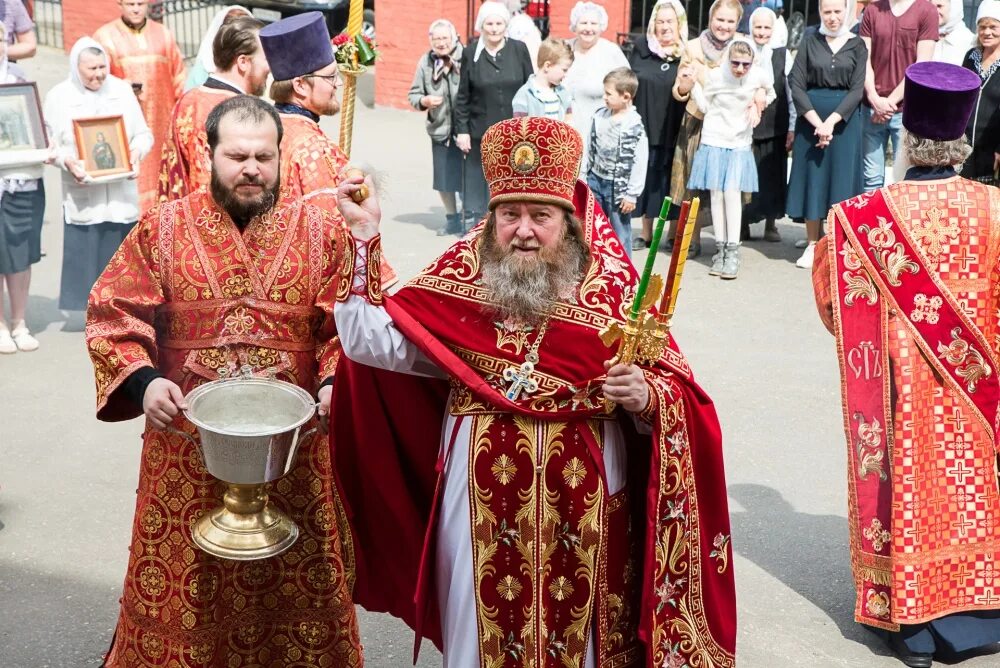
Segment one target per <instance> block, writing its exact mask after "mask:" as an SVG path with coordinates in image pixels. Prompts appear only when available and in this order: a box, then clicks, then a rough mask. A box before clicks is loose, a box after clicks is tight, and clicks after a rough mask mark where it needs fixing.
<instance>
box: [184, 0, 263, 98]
mask: <svg viewBox="0 0 1000 668" xmlns="http://www.w3.org/2000/svg"><path fill="white" fill-rule="evenodd" d="M237 16H253V15H252V14H251V13H250V10H248V9H246V8H245V7H241V6H240V5H229V6H228V7H223V8H222V9H220V10H219V11H218V12H216V14H215V16H213V17H212V21H211V23H209V24H208V30H206V31H205V36H204V37H203V38H202V39H201V45H200V46H199V47H198V57H197V58H195V61H194V65H192V66H191V71H190V72H188V78H187V81H186V82H185V83H184V90H186V91H188V90H191V89H192V88H197V87H198V86H200V85H202V84H203V83H205V82H206V81H208V75H209V74H213V73H215V71H216V70H217V69H218V67H217V66H216V64H215V58H214V57H213V56H212V42H214V41H215V36H216V35H217V34H219V30H220V29H221V28H222V26H223V25H225V24H226V23H229V21H230V20H232V19H234V18H236V17H237Z"/></svg>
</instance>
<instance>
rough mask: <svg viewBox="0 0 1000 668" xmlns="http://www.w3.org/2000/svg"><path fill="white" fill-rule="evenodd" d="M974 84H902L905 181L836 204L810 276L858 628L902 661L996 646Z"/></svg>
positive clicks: (992, 469)
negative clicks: (834, 408) (839, 459)
mask: <svg viewBox="0 0 1000 668" xmlns="http://www.w3.org/2000/svg"><path fill="white" fill-rule="evenodd" d="M980 84H981V82H980V79H979V76H977V75H976V74H975V73H973V72H971V71H970V70H967V69H964V68H961V67H958V66H955V65H949V64H946V63H937V62H924V63H917V64H915V65H911V66H910V67H909V68H908V69H907V70H906V76H905V84H904V85H905V93H904V95H905V98H906V106H905V108H904V110H903V127H904V129H905V134H904V137H903V141H902V142H901V144H902V146H901V147H900V148H901V150H900V152H898V153H897V158H896V159H897V161H900V160H902V161H903V162H904V163H906V164H909V165H912V166H911V167H910V168H909V169H908V170H907V171H906V175H905V178H904V179H903V180H902V181H900V182H898V183H895V184H893V185H891V186H887V187H885V188H881V189H879V190H875V191H873V192H870V193H865V194H864V195H859V196H858V197H855V198H853V199H849V200H847V201H846V202H843V203H841V204H838V205H836V206H835V207H833V209H832V210H831V212H830V216H829V226H830V230H829V234H828V235H827V236H826V238H825V239H824V240H823V241H822V242H820V244H821V245H818V246H817V249H816V259H817V262H816V264H815V265H814V267H813V283H814V285H815V288H816V303H817V306H818V307H819V312H820V316H821V317H822V319H823V322H824V323H825V324H826V326H827V328H829V329H830V331H831V332H833V333H834V334H835V335H836V337H837V355H838V358H839V361H840V373H841V392H842V399H843V408H844V430H845V433H846V435H847V442H848V449H847V451H848V464H849V470H848V502H849V508H848V525H849V530H850V547H851V566H852V568H853V571H854V583H855V588H856V590H857V591H856V594H857V601H856V605H855V610H854V618H855V619H856V620H857V621H858V622H860V623H862V624H866V625H868V626H871V627H874V628H876V629H880V630H881V631H882V633H883V634H885V635H886V639H887V641H888V643H889V645H890V647H891V648H892V649H893V651H895V652H896V654H897V655H898V656H899V658H900V659H901V660H902V661H903V663H905V664H906V665H907V666H911V667H912V668H928V667H929V666H930V665H931V664H932V662H933V661H934V658H935V657H937V658H949V657H952V656H954V655H955V654H956V653H960V652H965V651H967V650H972V649H974V648H978V647H982V646H984V645H990V644H992V643H996V642H1000V579H995V577H994V575H993V574H994V573H997V572H998V569H1000V550H998V546H1000V493H998V490H997V452H996V443H997V440H996V429H997V414H998V411H997V409H998V400H1000V382H998V369H997V362H998V359H1000V262H998V257H1000V191H998V190H997V189H996V188H992V187H989V186H986V185H983V184H981V183H978V182H976V181H971V180H968V179H963V178H961V177H960V176H958V174H957V173H956V170H955V167H956V166H960V165H961V164H962V163H963V162H965V160H966V158H968V157H969V154H970V153H971V152H972V148H971V147H970V146H969V144H968V143H967V142H966V140H965V136H964V133H965V129H966V124H967V123H968V121H969V119H970V117H971V115H972V112H973V110H974V109H975V108H976V105H977V103H978V99H979V88H980Z"/></svg>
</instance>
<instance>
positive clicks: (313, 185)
mask: <svg viewBox="0 0 1000 668" xmlns="http://www.w3.org/2000/svg"><path fill="white" fill-rule="evenodd" d="M260 43H261V46H262V47H263V49H264V54H265V55H266V56H267V63H268V66H269V67H270V68H271V74H272V76H273V77H274V81H272V82H271V99H272V100H274V106H275V108H276V109H277V110H278V113H279V114H280V115H281V124H282V125H283V126H284V128H285V134H284V135H283V136H282V139H281V185H282V195H283V196H286V197H292V198H299V197H308V198H309V200H310V201H311V202H312V203H313V204H316V205H318V206H322V207H323V208H325V209H326V210H328V211H331V212H333V214H334V215H335V216H336V217H337V218H338V219H339V220H341V221H342V220H343V218H342V217H341V216H340V212H339V211H338V210H337V194H336V193H337V185H338V184H339V183H340V174H341V172H343V171H344V169H345V168H346V167H347V156H346V155H345V154H344V152H343V151H342V150H340V147H339V146H337V144H336V142H334V141H333V139H331V138H330V137H328V136H327V135H326V133H325V132H323V129H322V128H321V127H320V124H319V123H320V120H321V119H322V118H323V117H324V116H335V115H336V114H337V112H339V111H340V103H339V102H337V89H338V88H339V87H340V85H341V79H340V70H339V68H338V66H337V62H336V58H335V57H334V50H333V45H332V44H331V42H330V32H329V30H328V29H327V27H326V18H325V17H324V16H323V14H322V13H320V12H306V13H305V14H297V15H295V16H291V17H289V18H287V19H282V20H281V21H276V22H275V23H271V24H270V25H267V26H265V27H264V28H263V29H262V30H261V31H260ZM382 280H383V282H384V283H383V287H388V286H390V285H392V284H393V283H395V282H396V272H395V271H394V270H393V269H392V267H390V266H389V264H388V263H387V262H385V261H384V259H383V262H382Z"/></svg>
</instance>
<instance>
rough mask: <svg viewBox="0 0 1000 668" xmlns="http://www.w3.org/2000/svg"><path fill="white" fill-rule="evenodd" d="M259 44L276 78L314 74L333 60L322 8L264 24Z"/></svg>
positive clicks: (331, 46) (280, 79)
mask: <svg viewBox="0 0 1000 668" xmlns="http://www.w3.org/2000/svg"><path fill="white" fill-rule="evenodd" d="M260 45H261V46H262V47H263V48H264V55H265V56H266V57H267V64H268V65H270V66H271V74H272V75H273V76H274V80H275V81H285V80H287V79H294V78H295V77H301V76H303V75H305V74H312V73H313V72H315V71H316V70H321V69H323V68H324V67H326V66H327V65H329V64H330V63H332V62H333V45H332V44H330V32H329V31H328V30H327V28H326V19H325V18H323V15H322V14H321V13H319V12H306V13H305V14H297V15H295V16H289V17H288V18H287V19H282V20H281V21H276V22H274V23H272V24H270V25H266V26H264V27H263V28H261V31H260Z"/></svg>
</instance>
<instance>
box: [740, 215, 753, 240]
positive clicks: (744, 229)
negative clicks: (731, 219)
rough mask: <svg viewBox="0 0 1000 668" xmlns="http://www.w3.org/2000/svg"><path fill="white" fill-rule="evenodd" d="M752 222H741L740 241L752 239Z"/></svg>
mask: <svg viewBox="0 0 1000 668" xmlns="http://www.w3.org/2000/svg"><path fill="white" fill-rule="evenodd" d="M750 239H751V237H750V223H749V222H747V221H745V220H744V221H743V222H742V223H741V224H740V241H750Z"/></svg>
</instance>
